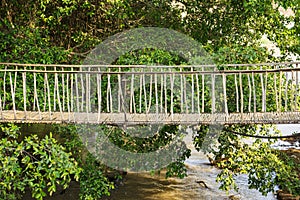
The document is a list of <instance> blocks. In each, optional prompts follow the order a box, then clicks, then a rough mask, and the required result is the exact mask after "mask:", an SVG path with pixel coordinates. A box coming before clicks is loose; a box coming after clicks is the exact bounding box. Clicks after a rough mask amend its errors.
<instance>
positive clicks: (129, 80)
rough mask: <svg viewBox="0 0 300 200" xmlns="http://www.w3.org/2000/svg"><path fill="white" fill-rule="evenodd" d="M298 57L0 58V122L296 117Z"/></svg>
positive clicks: (290, 119) (193, 121)
mask: <svg viewBox="0 0 300 200" xmlns="http://www.w3.org/2000/svg"><path fill="white" fill-rule="evenodd" d="M299 65H300V62H285V63H261V64H227V65H195V66H191V65H188V66H184V65H180V66H157V65H153V66H146V65H44V64H17V63H0V123H1V122H16V123H93V124H155V123H162V124H213V123H220V124H254V123H255V124H259V123H274V124H275V123H276V124H280V123H299V122H300V85H299V78H300V76H299V75H300V74H299V72H300V68H299Z"/></svg>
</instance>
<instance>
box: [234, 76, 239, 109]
mask: <svg viewBox="0 0 300 200" xmlns="http://www.w3.org/2000/svg"><path fill="white" fill-rule="evenodd" d="M234 85H235V93H236V96H235V101H236V112H239V110H240V109H239V88H238V83H237V77H236V74H234Z"/></svg>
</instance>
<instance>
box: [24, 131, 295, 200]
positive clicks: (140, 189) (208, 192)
mask: <svg viewBox="0 0 300 200" xmlns="http://www.w3.org/2000/svg"><path fill="white" fill-rule="evenodd" d="M287 127H288V128H289V130H287ZM279 129H281V130H282V131H285V132H283V134H291V133H292V132H295V131H297V130H299V129H300V126H299V125H298V126H296V125H295V126H291V125H289V126H281V127H279ZM298 132H299V131H298ZM186 143H187V145H188V147H189V148H191V149H192V142H191V140H188V141H186ZM280 144H282V142H280V143H279V144H278V145H279V146H280ZM186 166H187V168H188V177H186V178H184V179H176V178H169V179H165V176H164V173H161V174H156V175H153V176H152V175H150V174H149V173H128V174H127V175H126V176H125V178H124V180H123V182H122V184H121V185H120V186H118V188H117V189H116V190H114V191H112V193H111V196H110V197H103V198H102V200H201V199H204V200H209V199H212V200H224V199H235V198H233V197H237V199H244V200H275V199H276V197H275V195H274V194H272V193H269V194H268V195H267V196H262V195H261V194H260V193H259V192H258V191H257V190H250V189H248V185H247V182H248V180H247V176H246V175H241V176H238V177H237V179H236V182H237V184H238V187H239V192H234V191H230V192H229V193H228V194H227V193H226V192H224V191H221V190H219V189H218V187H219V184H218V183H216V182H215V179H216V177H217V174H218V173H219V170H218V169H216V168H215V167H213V166H210V165H209V161H208V160H207V158H206V156H205V155H204V154H203V153H201V152H197V151H195V150H192V156H191V157H190V158H189V159H188V160H187V161H186ZM199 181H203V182H204V183H205V184H206V185H207V187H208V188H205V187H204V185H203V184H199V183H197V182H199ZM78 194H79V186H78V184H76V183H75V184H74V183H73V185H72V186H71V187H70V188H69V189H67V191H66V192H65V193H64V194H55V195H54V196H53V197H47V198H45V199H46V200H69V199H70V200H73V199H74V200H77V199H78ZM31 199H32V198H30V195H29V194H27V195H25V197H24V200H31Z"/></svg>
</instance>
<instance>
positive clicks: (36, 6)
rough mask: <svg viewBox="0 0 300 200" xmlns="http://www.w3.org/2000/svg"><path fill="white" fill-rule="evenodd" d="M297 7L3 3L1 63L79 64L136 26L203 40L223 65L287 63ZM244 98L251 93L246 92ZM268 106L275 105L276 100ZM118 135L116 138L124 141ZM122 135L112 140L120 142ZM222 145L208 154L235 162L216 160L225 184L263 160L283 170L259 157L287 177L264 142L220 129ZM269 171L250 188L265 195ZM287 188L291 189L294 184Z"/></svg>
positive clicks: (156, 1)
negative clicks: (277, 52) (264, 42)
mask: <svg viewBox="0 0 300 200" xmlns="http://www.w3.org/2000/svg"><path fill="white" fill-rule="evenodd" d="M280 6H282V7H283V8H285V9H287V8H291V9H292V10H293V11H294V15H291V16H289V17H286V16H284V15H282V14H280V12H279V11H278V9H279V7H280ZM299 6H300V5H299V1H294V0H285V1H279V0H274V1H271V0H267V1H259V0H249V1H237V0H218V1H214V2H211V1H196V0H179V1H176V2H175V3H174V1H170V0H163V1H160V0H153V1H148V0H142V1H138V2H137V1H133V0H120V1H111V0H106V1H101V2H99V1H97V0H59V1H48V0H37V1H33V0H30V1H25V0H21V1H16V0H11V1H8V0H4V1H2V6H1V7H0V16H1V17H0V19H1V20H0V37H1V39H2V40H1V41H4V42H3V43H2V44H1V45H0V52H1V53H0V61H3V62H26V63H55V64H58V63H76V64H78V63H80V62H81V61H82V58H84V57H85V56H86V55H87V53H88V52H89V51H90V50H91V49H93V48H94V47H95V45H97V44H98V43H99V42H101V41H102V40H104V39H106V38H107V37H108V36H110V35H113V34H115V33H117V32H121V31H123V30H126V29H130V28H134V27H140V26H157V27H164V28H171V29H174V30H178V31H180V32H182V33H185V34H187V35H190V36H192V37H193V38H195V39H196V40H197V41H199V42H201V43H202V44H203V46H204V47H205V48H206V50H207V51H208V52H209V53H211V54H215V55H216V56H215V57H216V58H217V59H216V63H217V64H220V65H221V64H224V63H241V62H243V63H255V62H265V61H267V62H268V61H279V60H285V59H286V56H287V55H288V54H289V53H298V54H299V52H300V49H299V46H300V45H299V42H300V37H299V33H300V28H299V24H300V23H299V18H300V12H299V9H298V8H299ZM288 23H294V26H293V27H292V28H289V27H287V26H286V24H288ZM264 34H267V36H268V38H269V39H270V40H271V41H273V42H275V43H276V44H277V45H278V47H280V49H281V52H282V54H283V57H281V58H279V59H275V58H273V57H272V52H267V51H266V50H265V49H262V48H260V47H259V45H260V44H259V39H260V38H261V37H262V35H264ZM148 58H151V56H148ZM129 60H130V59H129ZM132 60H133V61H134V62H135V61H137V60H134V59H132ZM132 60H131V61H132ZM121 61H122V59H120V63H125V62H124V60H123V62H121ZM0 76H1V74H0ZM0 78H1V77H0ZM243 81H247V80H243ZM0 84H1V83H0ZM228 89H229V93H230V92H231V93H232V94H233V93H234V88H228ZM228 96H230V95H228ZM244 98H248V97H247V96H244ZM232 102H234V101H232ZM245 102H246V101H245ZM268 103H270V104H274V102H268ZM235 107H236V104H232V107H231V108H229V109H235ZM266 128H267V127H258V126H245V127H244V126H232V127H228V129H232V130H236V131H242V132H250V133H252V134H254V133H256V130H261V131H262V132H261V134H262V133H263V132H267V131H266ZM199 130H200V131H199ZM199 130H198V137H196V139H195V145H196V146H197V147H199V146H200V145H201V136H202V138H203V134H204V133H205V130H206V128H205V127H203V126H202V127H200V128H199ZM266 134H269V133H266ZM123 136H124V135H122V136H121V137H120V138H121V139H122V137H123ZM120 138H116V139H115V140H116V141H118V139H120ZM232 141H235V142H232ZM134 142H137V141H134ZM219 142H220V144H221V145H220V147H219V151H216V152H213V153H214V155H215V158H214V159H217V158H220V157H224V156H225V157H228V156H229V157H231V159H232V161H230V162H227V161H226V162H225V161H224V162H222V163H221V164H220V166H222V167H226V170H227V171H226V170H225V171H223V174H222V175H220V177H219V180H221V181H223V183H224V184H223V186H222V187H223V188H225V189H227V188H229V186H230V185H232V184H233V182H232V181H231V177H232V174H234V173H241V172H246V173H249V172H250V173H251V172H252V171H251V170H252V169H251V167H252V168H253V169H255V170H256V171H257V173H254V174H255V175H261V174H262V173H261V172H262V171H260V169H261V168H258V166H261V165H262V166H263V168H264V169H267V170H269V172H271V171H272V172H276V173H277V174H280V172H278V171H276V169H272V168H270V167H268V166H267V164H266V163H264V162H259V161H262V160H263V158H264V156H266V157H265V158H266V160H270V161H274V162H275V161H276V162H275V163H274V165H276V166H277V167H283V168H285V169H286V172H287V174H291V173H292V172H291V171H293V170H290V169H288V165H287V164H286V163H282V160H276V159H275V158H278V156H277V153H274V152H273V151H270V149H268V147H267V146H266V144H265V143H263V142H262V141H256V142H255V143H254V146H255V145H256V146H257V147H261V149H262V150H263V151H256V150H255V149H253V148H252V147H250V146H247V145H245V144H241V143H240V142H241V138H240V137H237V136H235V135H233V134H232V133H230V131H224V132H223V133H222V135H221V137H220V138H219ZM232 150H233V151H232ZM233 152H234V153H233ZM265 152H267V153H266V155H264V154H265ZM254 157H259V159H253V160H254V161H257V162H253V165H248V164H249V163H248V164H247V162H248V161H247V158H249V159H250V158H254ZM241 159H242V161H241V162H240V164H239V166H244V164H245V166H244V167H245V168H242V169H241V170H240V171H235V168H237V166H236V165H235V164H236V163H238V162H239V161H240V160H241ZM233 161H234V162H233ZM255 163H256V165H254V164H255ZM294 168H295V166H294ZM228 169H229V170H228ZM230 170H231V171H230ZM255 170H254V171H255ZM259 173H260V174H259ZM269 174H270V173H269ZM269 174H267V176H264V177H263V178H266V179H263V178H262V179H253V178H254V177H255V176H252V179H251V174H250V180H253V184H252V186H253V187H255V188H261V191H262V192H267V191H268V190H269V189H270V188H271V187H272V184H274V183H277V182H278V183H280V182H282V181H285V179H284V178H283V179H281V180H280V178H279V179H278V180H279V181H277V182H274V180H273V179H271V178H270V176H269ZM252 175H253V174H252ZM284 176H285V177H286V176H287V175H286V174H285V175H284V174H281V175H280V177H284ZM256 177H257V176H256ZM291 177H294V176H292V175H291ZM228 178H229V179H228ZM228 180H230V181H228ZM264 180H268V181H265V183H268V184H269V183H270V181H273V182H272V184H269V185H260V184H256V183H262V182H263V181H264ZM293 181H294V179H293ZM298 185H299V184H298ZM290 188H292V187H290ZM292 190H293V191H294V192H295V191H297V188H296V189H295V188H294V189H292ZM298 191H299V190H298Z"/></svg>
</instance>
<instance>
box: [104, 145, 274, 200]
mask: <svg viewBox="0 0 300 200" xmlns="http://www.w3.org/2000/svg"><path fill="white" fill-rule="evenodd" d="M189 147H190V145H189ZM186 165H187V168H188V177H186V178H184V179H176V178H170V179H165V176H164V174H163V173H162V174H160V175H154V176H151V175H150V174H149V173H129V174H127V175H126V177H125V180H124V185H122V186H120V187H119V188H118V189H117V190H115V191H113V192H112V194H111V196H110V197H104V198H102V199H103V200H135V199H138V200H187V199H188V200H199V199H204V200H209V199H212V200H219V199H220V200H223V199H234V198H233V197H236V198H237V199H245V200H246V199H247V200H251V199H253V200H275V199H276V197H275V195H273V194H272V193H269V194H268V195H267V196H262V195H261V194H260V193H259V192H258V191H256V190H250V189H248V186H247V177H246V176H239V177H238V178H237V184H238V186H239V188H240V190H239V192H234V191H230V192H229V193H228V194H227V193H226V192H224V191H221V190H219V189H218V187H219V184H218V183H216V182H215V179H216V177H217V174H218V173H219V170H218V169H216V168H215V167H213V166H210V165H209V162H208V160H207V158H206V156H205V155H204V154H202V153H199V152H197V151H195V150H193V151H192V156H191V157H190V158H189V159H188V160H187V161H186ZM199 181H203V182H204V183H205V184H206V185H207V187H208V188H205V187H204V185H203V184H199V183H197V182H199Z"/></svg>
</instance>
